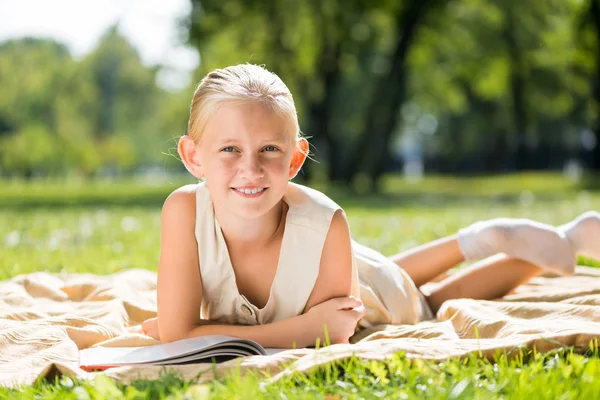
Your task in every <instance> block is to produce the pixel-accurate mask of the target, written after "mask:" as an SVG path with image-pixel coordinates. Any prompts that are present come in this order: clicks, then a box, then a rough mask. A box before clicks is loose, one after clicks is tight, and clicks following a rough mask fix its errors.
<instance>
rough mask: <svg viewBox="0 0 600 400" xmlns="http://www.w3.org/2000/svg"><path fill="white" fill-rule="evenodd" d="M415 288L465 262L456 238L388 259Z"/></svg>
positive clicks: (435, 242)
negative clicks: (408, 278)
mask: <svg viewBox="0 0 600 400" xmlns="http://www.w3.org/2000/svg"><path fill="white" fill-rule="evenodd" d="M389 258H390V259H391V260H392V261H393V262H395V263H396V264H397V265H398V266H399V267H400V268H402V269H403V270H404V271H405V272H406V273H407V274H408V276H410V278H411V279H412V280H413V282H414V283H415V285H416V286H417V287H419V286H421V285H424V284H425V283H427V282H429V281H431V280H432V279H433V278H435V277H436V276H439V275H440V274H442V273H444V272H446V271H448V270H449V269H450V268H453V267H455V266H457V265H458V264H460V263H461V262H463V261H465V258H464V256H463V254H462V252H461V251H460V248H459V246H458V240H457V238H456V236H448V237H445V238H442V239H438V240H434V241H433V242H430V243H426V244H423V245H420V246H417V247H415V248H414V249H410V250H407V251H404V252H402V253H398V254H396V255H394V256H391V257H389Z"/></svg>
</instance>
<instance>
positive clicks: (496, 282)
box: [425, 254, 544, 314]
mask: <svg viewBox="0 0 600 400" xmlns="http://www.w3.org/2000/svg"><path fill="white" fill-rule="evenodd" d="M543 271H544V270H543V269H542V268H540V267H537V266H535V265H533V264H531V263H529V262H527V261H523V260H519V259H516V258H511V257H509V256H506V255H504V254H498V255H495V256H492V257H488V258H486V259H485V260H482V261H480V262H478V263H476V264H473V265H472V266H470V267H469V268H465V269H464V270H461V271H459V272H457V273H456V274H453V275H452V276H450V277H449V278H446V279H444V280H443V281H441V282H439V283H437V284H436V285H435V287H434V288H433V289H432V290H431V292H430V293H429V294H426V295H425V298H426V299H427V302H428V303H429V306H430V307H431V310H432V311H433V313H434V314H435V313H436V312H437V311H438V310H439V309H440V307H441V305H442V304H443V303H444V302H445V301H446V300H450V299H460V298H469V299H480V300H492V299H497V298H500V297H502V296H504V295H506V294H508V293H510V292H511V291H512V290H513V289H514V288H516V287H517V286H520V285H522V284H523V283H525V282H527V281H528V280H530V279H531V278H533V277H534V276H537V275H540V274H541V273H542V272H543Z"/></svg>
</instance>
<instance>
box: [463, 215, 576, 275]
mask: <svg viewBox="0 0 600 400" xmlns="http://www.w3.org/2000/svg"><path fill="white" fill-rule="evenodd" d="M458 244H459V247H460V249H461V251H462V253H463V255H464V257H465V259H467V260H481V259H483V258H486V257H489V256H492V255H494V254H498V253H505V254H507V255H509V256H511V257H515V258H519V259H521V260H525V261H528V262H530V263H532V264H534V265H537V266H539V267H541V268H543V269H545V270H548V271H552V272H554V273H556V274H558V275H570V274H572V273H573V271H574V269H575V262H576V255H575V250H574V248H573V245H572V243H571V241H570V240H568V239H567V237H566V234H565V233H563V232H562V231H559V230H558V229H556V228H555V227H553V226H551V225H547V224H542V223H539V222H536V221H532V220H529V219H511V218H497V219H492V220H489V221H480V222H476V223H474V224H473V225H471V226H469V227H467V228H464V229H461V230H460V231H459V232H458Z"/></svg>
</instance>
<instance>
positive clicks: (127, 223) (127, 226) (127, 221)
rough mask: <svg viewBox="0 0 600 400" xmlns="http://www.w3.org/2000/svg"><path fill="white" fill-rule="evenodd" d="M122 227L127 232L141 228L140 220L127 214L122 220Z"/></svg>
mask: <svg viewBox="0 0 600 400" xmlns="http://www.w3.org/2000/svg"><path fill="white" fill-rule="evenodd" d="M121 229H123V230H124V231H125V232H133V231H137V230H138V229H140V222H139V221H138V220H137V218H135V217H131V216H127V217H123V219H122V220H121Z"/></svg>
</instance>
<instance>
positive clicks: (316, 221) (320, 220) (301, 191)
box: [284, 182, 341, 231]
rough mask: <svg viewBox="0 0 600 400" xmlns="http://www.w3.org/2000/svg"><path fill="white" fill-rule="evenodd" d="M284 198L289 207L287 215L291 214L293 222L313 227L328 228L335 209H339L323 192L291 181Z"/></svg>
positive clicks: (325, 229)
mask: <svg viewBox="0 0 600 400" xmlns="http://www.w3.org/2000/svg"><path fill="white" fill-rule="evenodd" d="M284 200H285V201H286V202H287V203H288V205H289V207H290V209H289V211H288V217H290V216H291V218H292V219H293V220H294V222H296V223H298V224H301V225H306V224H310V225H311V226H312V227H315V228H316V227H317V226H318V227H320V230H324V231H327V230H328V229H329V224H330V223H331V222H332V217H333V216H334V214H336V211H338V210H341V207H340V206H339V205H338V204H337V203H336V202H335V201H333V200H331V199H330V198H329V197H328V196H327V195H325V194H324V193H321V192H319V191H318V190H315V189H311V188H309V187H306V186H303V185H298V184H296V183H291V182H290V183H289V186H288V190H287V191H286V195H285V196H284Z"/></svg>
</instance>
